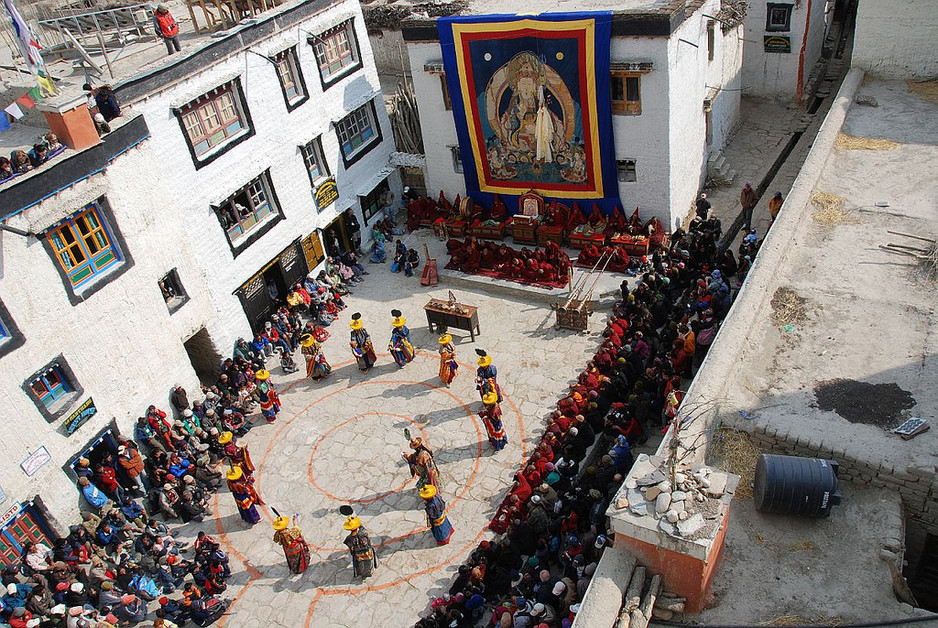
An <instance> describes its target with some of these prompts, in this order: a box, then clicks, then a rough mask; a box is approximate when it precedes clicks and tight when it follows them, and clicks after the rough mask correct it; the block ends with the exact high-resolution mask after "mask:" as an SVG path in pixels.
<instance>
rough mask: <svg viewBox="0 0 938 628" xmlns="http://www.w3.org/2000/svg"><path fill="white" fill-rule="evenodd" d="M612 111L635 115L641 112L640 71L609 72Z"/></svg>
mask: <svg viewBox="0 0 938 628" xmlns="http://www.w3.org/2000/svg"><path fill="white" fill-rule="evenodd" d="M611 80H612V84H611V86H610V92H611V94H612V113H613V114H617V115H627V116H637V115H640V114H641V113H642V73H641V72H621V71H614V72H612V74H611Z"/></svg>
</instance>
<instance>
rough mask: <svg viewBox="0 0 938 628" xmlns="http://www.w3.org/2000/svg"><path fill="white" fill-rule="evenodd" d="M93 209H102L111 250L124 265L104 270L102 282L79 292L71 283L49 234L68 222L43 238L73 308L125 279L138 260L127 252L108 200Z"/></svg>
mask: <svg viewBox="0 0 938 628" xmlns="http://www.w3.org/2000/svg"><path fill="white" fill-rule="evenodd" d="M89 205H96V206H97V209H98V216H99V218H100V219H101V223H102V224H103V225H106V227H107V235H108V237H109V239H110V242H111V246H112V247H113V248H115V249H116V251H117V253H118V254H119V256H120V258H121V261H120V263H117V264H112V265H111V267H110V268H108V269H106V270H104V271H103V272H100V273H98V279H95V280H94V281H91V282H86V283H84V285H83V286H82V287H81V289H78V290H76V288H75V286H73V285H72V282H71V279H69V276H68V272H67V271H66V270H65V267H64V266H63V265H62V262H61V260H60V259H59V257H58V254H57V253H56V250H55V248H54V247H53V245H52V242H51V241H50V238H49V237H48V235H49V233H50V232H51V231H53V230H55V229H56V227H58V226H59V225H61V224H62V222H64V221H59V222H58V223H56V224H55V225H53V226H52V227H50V228H48V229H46V230H45V232H44V233H43V235H42V238H41V239H42V246H43V248H45V250H46V252H47V253H48V254H49V257H51V258H52V265H53V266H54V267H55V270H56V272H58V273H59V278H60V279H61V280H62V285H63V287H64V288H65V292H66V294H67V295H68V300H69V303H71V304H72V305H78V304H79V303H81V302H83V301H86V300H87V299H88V298H89V297H91V296H92V295H93V294H95V293H96V292H98V291H99V290H101V289H102V288H103V287H104V286H106V285H109V284H110V283H111V282H113V281H114V280H115V279H117V278H119V277H121V276H122V275H123V274H124V273H126V272H127V271H128V270H130V269H131V268H133V266H134V259H133V256H132V255H131V253H130V250H129V249H128V248H127V243H126V242H125V241H124V237H123V235H122V234H121V230H120V226H119V225H118V224H117V220H116V219H115V217H114V212H113V211H112V209H111V206H110V203H108V200H107V197H106V196H102V197H100V198H98V199H97V200H95V201H93V202H92V203H89V204H88V205H86V206H85V207H88V206H89ZM83 211H84V209H82V210H80V211H78V212H75V214H72V216H69V218H72V217H73V216H75V215H78V214H80V213H82V212H83Z"/></svg>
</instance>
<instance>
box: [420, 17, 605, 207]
mask: <svg viewBox="0 0 938 628" xmlns="http://www.w3.org/2000/svg"><path fill="white" fill-rule="evenodd" d="M611 24H612V13H611V12H588V13H563V14H549V13H545V14H542V15H537V16H515V15H482V16H469V17H449V18H440V19H438V20H437V27H438V29H439V34H440V44H441V46H442V49H443V68H444V70H445V72H446V81H447V86H448V88H449V93H450V99H451V101H452V105H453V116H454V118H455V121H456V131H457V135H458V138H459V146H460V151H461V155H462V163H463V172H464V173H465V178H466V192H467V193H468V194H469V196H470V197H472V198H473V200H475V201H476V202H478V203H480V204H481V205H483V206H484V207H491V203H492V198H493V195H494V194H496V193H497V194H499V195H500V197H501V198H502V199H503V200H505V201H506V204H507V205H508V207H509V209H510V210H511V211H515V210H516V209H517V202H512V201H510V200H509V199H508V198H506V196H507V197H511V196H515V197H517V196H519V195H521V194H524V193H525V192H527V191H528V190H531V189H533V190H535V191H537V192H538V193H540V194H541V195H542V196H545V197H547V198H557V199H565V201H564V202H567V203H570V202H572V201H580V203H581V206H582V207H583V209H584V210H585V211H588V208H589V207H591V206H592V203H594V202H595V203H597V204H598V205H599V207H600V208H602V209H603V210H604V211H605V212H611V211H612V209H613V207H614V206H615V205H617V204H618V202H619V197H618V196H619V190H618V184H617V181H616V163H615V148H614V144H613V137H612V108H611V101H610V95H609V45H610V35H611Z"/></svg>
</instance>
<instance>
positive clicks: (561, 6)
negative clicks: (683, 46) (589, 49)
mask: <svg viewBox="0 0 938 628" xmlns="http://www.w3.org/2000/svg"><path fill="white" fill-rule="evenodd" d="M677 4H679V5H681V6H683V5H684V3H683V2H679V3H675V1H674V0H591V1H590V2H589V3H588V4H584V3H583V2H581V1H580V0H538V2H537V3H536V4H535V5H534V6H532V5H530V4H527V3H525V2H521V1H519V0H470V2H469V6H468V8H467V9H466V10H465V11H464V12H463V13H464V14H470V15H485V14H487V13H517V14H519V15H523V14H525V13H528V12H529V13H531V14H532V15H533V14H536V13H567V12H575V11H614V12H617V13H633V12H638V11H654V12H658V11H663V10H668V11H670V10H671V9H672V8H673V7H674V6H676V5H677Z"/></svg>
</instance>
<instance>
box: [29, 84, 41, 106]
mask: <svg viewBox="0 0 938 628" xmlns="http://www.w3.org/2000/svg"><path fill="white" fill-rule="evenodd" d="M26 93H27V94H29V97H30V98H32V99H33V102H34V103H36V104H39V103H40V102H41V101H42V99H43V98H44V96H43V95H42V93H41V92H40V90H39V88H38V87H34V88H32V89H31V90H29V91H28V92H26Z"/></svg>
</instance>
